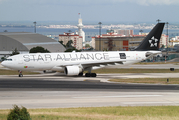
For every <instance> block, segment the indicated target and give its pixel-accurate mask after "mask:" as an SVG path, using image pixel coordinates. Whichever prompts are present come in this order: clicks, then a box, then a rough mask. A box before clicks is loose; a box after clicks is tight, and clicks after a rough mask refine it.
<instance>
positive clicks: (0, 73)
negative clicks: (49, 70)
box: [0, 69, 39, 75]
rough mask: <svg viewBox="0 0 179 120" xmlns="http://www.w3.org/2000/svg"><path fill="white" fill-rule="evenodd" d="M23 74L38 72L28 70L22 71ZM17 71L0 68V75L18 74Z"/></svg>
mask: <svg viewBox="0 0 179 120" xmlns="http://www.w3.org/2000/svg"><path fill="white" fill-rule="evenodd" d="M22 73H23V75H33V74H39V73H38V72H29V71H23V72H22ZM18 74H19V73H18V71H15V70H5V69H0V75H18Z"/></svg>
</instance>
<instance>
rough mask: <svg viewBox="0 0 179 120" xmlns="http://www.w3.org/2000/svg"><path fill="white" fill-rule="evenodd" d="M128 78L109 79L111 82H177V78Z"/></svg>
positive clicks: (178, 81) (178, 80) (178, 79)
mask: <svg viewBox="0 0 179 120" xmlns="http://www.w3.org/2000/svg"><path fill="white" fill-rule="evenodd" d="M168 80H169V82H167V78H130V79H111V80H109V81H111V82H124V83H151V84H179V78H168Z"/></svg>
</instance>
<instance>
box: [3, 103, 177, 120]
mask: <svg viewBox="0 0 179 120" xmlns="http://www.w3.org/2000/svg"><path fill="white" fill-rule="evenodd" d="M178 111H179V106H137V107H132V106H127V107H121V106H118V107H84V108H56V109H28V112H29V113H30V116H31V118H32V120H61V119H62V120H69V119H70V120H119V119H120V120H129V119H130V120H178V119H179V114H178ZM8 112H9V110H0V119H1V120H6V119H7V118H6V117H7V114H8Z"/></svg>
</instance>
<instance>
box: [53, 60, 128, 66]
mask: <svg viewBox="0 0 179 120" xmlns="http://www.w3.org/2000/svg"><path fill="white" fill-rule="evenodd" d="M123 62H126V60H121V61H119V60H114V61H111V60H110V61H109V60H106V61H95V62H94V61H89V62H88V61H86V62H83V63H81V62H79V63H69V64H63V65H57V66H56V67H65V66H75V65H81V66H83V67H93V66H100V65H117V64H123Z"/></svg>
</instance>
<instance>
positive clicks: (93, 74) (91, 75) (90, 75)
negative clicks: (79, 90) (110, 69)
mask: <svg viewBox="0 0 179 120" xmlns="http://www.w3.org/2000/svg"><path fill="white" fill-rule="evenodd" d="M85 77H96V73H86V74H85Z"/></svg>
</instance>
